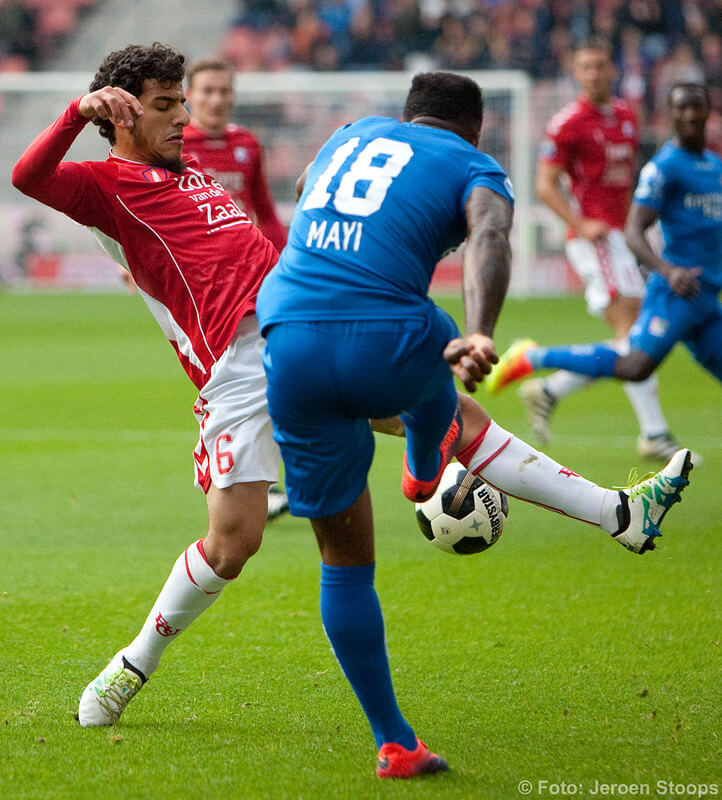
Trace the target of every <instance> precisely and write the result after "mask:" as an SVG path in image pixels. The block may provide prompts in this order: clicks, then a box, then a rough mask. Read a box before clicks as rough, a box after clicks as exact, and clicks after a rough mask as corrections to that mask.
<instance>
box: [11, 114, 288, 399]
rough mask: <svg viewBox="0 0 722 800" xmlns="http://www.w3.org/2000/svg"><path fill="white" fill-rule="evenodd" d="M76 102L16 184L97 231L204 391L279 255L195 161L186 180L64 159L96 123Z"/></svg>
mask: <svg viewBox="0 0 722 800" xmlns="http://www.w3.org/2000/svg"><path fill="white" fill-rule="evenodd" d="M78 103H79V99H77V100H74V101H73V102H72V103H71V104H70V106H69V107H68V109H67V111H65V113H64V114H62V115H61V116H60V117H59V118H58V120H56V122H55V123H54V124H53V125H51V126H50V127H49V128H48V129H47V130H45V131H43V133H41V134H40V135H39V136H38V137H37V138H36V139H35V141H34V142H33V143H32V144H31V145H30V147H28V149H27V150H26V151H25V153H23V155H22V156H21V157H20V160H19V161H18V163H17V164H16V165H15V169H14V170H13V183H14V184H15V186H16V187H17V188H18V189H20V190H21V191H22V192H24V193H25V194H27V195H29V196H30V197H34V198H36V199H37V200H40V202H42V203H45V204H46V205H49V206H51V207H52V208H55V209H57V210H58V211H62V212H63V213H65V214H67V215H68V216H69V217H70V218H71V219H73V220H75V221H76V222H79V223H80V224H81V225H86V226H88V227H89V228H91V229H92V230H93V232H94V233H95V234H96V236H97V237H98V238H99V240H100V242H101V244H102V245H103V247H104V248H105V249H106V251H107V252H108V253H109V254H110V255H111V256H113V258H115V260H116V261H118V262H119V263H121V264H124V265H126V266H127V267H128V268H129V270H130V272H131V274H132V275H133V278H134V279H135V282H136V283H137V285H138V289H139V290H140V293H141V294H142V296H143V298H144V299H145V301H146V303H147V304H148V306H149V308H150V310H151V311H152V313H153V315H154V316H155V318H156V320H157V321H158V323H159V325H160V326H161V328H162V329H163V332H164V333H165V334H166V336H167V337H168V339H169V341H170V342H171V344H172V345H173V347H174V348H175V350H176V352H177V354H178V357H179V358H180V360H181V363H182V364H183V367H184V369H185V370H186V372H187V373H188V375H189V376H190V378H191V380H192V381H193V383H195V385H196V386H197V387H198V388H201V387H202V386H203V385H204V384H205V383H206V381H207V380H208V379H209V378H210V373H211V369H212V367H213V364H214V363H215V362H216V361H217V359H218V358H219V357H220V356H221V354H222V353H223V351H224V350H225V349H226V347H227V346H228V344H229V343H230V341H231V339H232V338H233V335H234V333H235V331H236V328H237V327H238V323H239V322H240V320H241V319H242V318H243V317H245V316H247V315H249V314H253V313H255V308H256V295H257V294H258V289H259V288H260V285H261V281H262V280H263V278H264V277H265V275H266V274H267V273H268V272H269V271H270V269H271V268H272V267H273V265H274V264H275V263H276V261H277V259H278V253H277V252H276V250H275V249H274V247H273V245H272V244H271V243H270V242H269V241H268V240H267V239H266V238H265V237H264V236H263V234H262V233H261V232H260V231H259V230H258V229H257V228H256V227H255V226H254V225H253V224H252V223H251V221H250V220H249V219H248V217H247V216H246V214H245V213H244V212H243V211H241V210H240V209H239V208H238V206H237V205H236V203H235V202H234V200H233V198H232V197H231V196H230V195H229V194H228V192H226V190H225V189H224V188H223V186H222V185H221V184H220V183H219V182H218V181H216V180H214V179H213V178H212V177H210V176H209V175H206V174H204V173H203V172H201V171H200V169H199V168H198V165H197V164H195V162H193V161H192V160H191V161H189V164H188V169H187V170H186V172H185V173H184V174H183V175H176V174H175V173H172V172H167V171H166V170H165V169H162V168H160V167H154V166H149V165H148V164H141V163H138V162H135V161H128V160H126V159H122V158H116V157H115V156H113V155H112V154H111V155H110V156H109V157H108V159H107V160H106V161H83V162H80V163H75V162H70V161H64V162H61V159H62V158H63V156H64V155H65V153H66V152H67V151H68V148H69V147H70V145H71V144H72V143H73V141H74V140H75V138H76V137H77V135H78V134H79V133H80V131H81V130H82V129H83V128H84V127H85V125H86V124H87V123H88V122H89V121H90V120H88V119H86V118H84V117H82V116H81V115H80V113H79V111H78Z"/></svg>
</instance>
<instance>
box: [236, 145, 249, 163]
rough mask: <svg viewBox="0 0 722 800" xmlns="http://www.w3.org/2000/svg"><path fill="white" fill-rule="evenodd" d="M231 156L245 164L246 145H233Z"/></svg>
mask: <svg viewBox="0 0 722 800" xmlns="http://www.w3.org/2000/svg"><path fill="white" fill-rule="evenodd" d="M233 158H235V159H236V161H237V162H238V163H239V164H245V163H246V161H248V148H247V147H234V148H233Z"/></svg>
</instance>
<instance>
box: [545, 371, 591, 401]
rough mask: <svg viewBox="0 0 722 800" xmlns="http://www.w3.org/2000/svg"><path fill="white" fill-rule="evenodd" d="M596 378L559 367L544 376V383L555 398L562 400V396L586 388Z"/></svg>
mask: <svg viewBox="0 0 722 800" xmlns="http://www.w3.org/2000/svg"><path fill="white" fill-rule="evenodd" d="M594 380H595V378H591V377H589V375H579V374H578V373H576V372H569V371H568V370H566V369H558V370H557V371H556V372H552V374H551V375H548V376H547V377H546V378H544V380H543V384H544V388H545V389H546V390H547V392H548V393H549V394H550V395H551V396H552V397H553V398H554V399H555V400H561V399H562V397H566V396H567V395H568V394H572V393H573V392H578V391H579V390H580V389H585V388H586V387H587V386H589V384H590V383H593V382H594Z"/></svg>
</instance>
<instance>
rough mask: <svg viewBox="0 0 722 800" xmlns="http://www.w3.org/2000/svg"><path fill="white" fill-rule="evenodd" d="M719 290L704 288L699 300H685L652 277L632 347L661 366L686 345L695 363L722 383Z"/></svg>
mask: <svg viewBox="0 0 722 800" xmlns="http://www.w3.org/2000/svg"><path fill="white" fill-rule="evenodd" d="M718 291H719V290H718V289H717V288H716V287H714V286H711V285H709V284H705V283H703V284H702V291H701V292H700V293H699V294H698V295H697V297H695V298H693V299H691V300H686V299H685V298H683V297H679V296H678V295H676V294H675V293H674V292H673V291H672V288H671V287H670V285H669V284H668V283H667V281H666V280H665V279H664V278H663V277H662V276H661V275H658V274H656V273H655V274H653V275H651V276H650V278H649V280H648V282H647V293H646V295H645V297H644V300H643V302H642V308H641V310H640V312H639V316H638V317H637V321H636V322H635V323H634V325H633V326H632V329H631V331H630V332H629V345H630V348H631V349H633V350H642V351H643V352H645V353H647V354H648V355H649V356H650V357H651V358H652V359H653V360H654V361H655V362H656V363H657V364H659V363H660V362H661V361H662V360H663V359H664V358H665V356H666V355H667V354H668V353H669V351H670V350H671V349H672V348H673V347H674V345H675V344H676V343H677V342H683V343H684V344H685V345H686V347H687V348H688V349H689V351H690V353H692V356H693V357H694V358H695V360H696V361H697V362H698V363H699V364H701V365H702V366H703V367H704V368H705V369H707V370H709V371H710V372H711V373H712V374H713V375H715V376H716V377H717V378H718V379H719V380H722V305H720V302H719V299H718V296H717V295H718Z"/></svg>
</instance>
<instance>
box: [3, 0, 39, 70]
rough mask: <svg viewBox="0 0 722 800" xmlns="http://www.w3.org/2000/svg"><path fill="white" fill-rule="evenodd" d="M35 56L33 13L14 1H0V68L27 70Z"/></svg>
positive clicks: (36, 53) (23, 4) (35, 38)
mask: <svg viewBox="0 0 722 800" xmlns="http://www.w3.org/2000/svg"><path fill="white" fill-rule="evenodd" d="M37 55H38V50H37V32H36V13H35V11H34V10H33V9H31V8H29V7H28V5H26V4H25V3H21V2H17V1H16V0H0V68H2V69H10V68H14V69H18V68H21V69H22V68H23V67H24V68H27V67H29V66H31V65H32V64H33V63H34V62H35V59H36V57H37ZM2 62H5V66H4V67H3V66H2Z"/></svg>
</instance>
